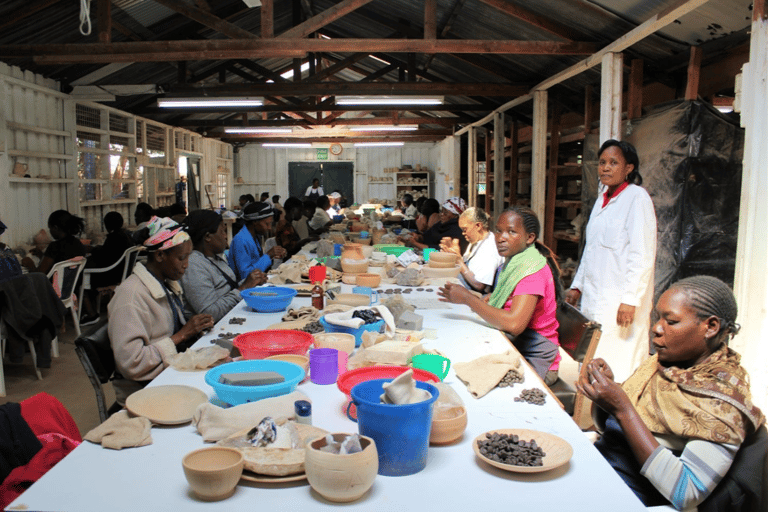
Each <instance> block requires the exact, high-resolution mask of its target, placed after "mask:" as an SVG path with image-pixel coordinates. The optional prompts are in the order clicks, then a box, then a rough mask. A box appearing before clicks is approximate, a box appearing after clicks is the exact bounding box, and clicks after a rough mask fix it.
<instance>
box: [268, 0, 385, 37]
mask: <svg viewBox="0 0 768 512" xmlns="http://www.w3.org/2000/svg"><path fill="white" fill-rule="evenodd" d="M372 1H373V0H343V1H342V2H339V3H338V4H336V5H334V6H333V7H331V8H330V9H326V10H324V11H323V12H321V13H320V14H318V15H316V16H313V17H312V18H310V19H308V20H307V21H305V22H303V23H300V24H298V25H296V26H295V27H293V28H292V29H289V30H286V31H285V32H283V33H282V34H280V35H279V36H278V37H281V38H289V39H293V38H296V39H300V38H303V37H307V36H308V35H309V34H311V33H312V32H315V31H317V30H319V29H321V28H323V27H324V26H326V25H329V24H331V23H333V22H334V21H336V20H337V19H339V18H341V17H342V16H345V15H347V14H349V13H350V12H352V11H354V10H356V9H358V8H359V7H362V6H363V5H365V4H367V3H370V2H372Z"/></svg>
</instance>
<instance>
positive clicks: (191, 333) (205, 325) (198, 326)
mask: <svg viewBox="0 0 768 512" xmlns="http://www.w3.org/2000/svg"><path fill="white" fill-rule="evenodd" d="M213 323H214V322H213V317H212V316H211V315H205V314H201V315H195V316H193V317H192V318H190V319H189V320H188V321H187V323H186V324H184V326H183V327H182V328H181V329H180V330H179V332H177V333H176V334H174V335H173V336H171V340H172V341H173V343H175V344H176V345H178V344H179V343H181V342H183V341H186V340H188V339H190V338H193V337H195V336H197V335H198V334H200V333H201V332H203V331H207V330H208V329H212V328H213Z"/></svg>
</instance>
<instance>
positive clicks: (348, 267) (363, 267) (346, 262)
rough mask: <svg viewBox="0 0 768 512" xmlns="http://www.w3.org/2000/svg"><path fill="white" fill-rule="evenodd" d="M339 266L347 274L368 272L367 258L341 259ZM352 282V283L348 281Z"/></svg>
mask: <svg viewBox="0 0 768 512" xmlns="http://www.w3.org/2000/svg"><path fill="white" fill-rule="evenodd" d="M341 268H342V269H343V270H344V273H347V274H362V273H364V272H368V260H351V259H347V258H342V259H341ZM350 284H354V283H350Z"/></svg>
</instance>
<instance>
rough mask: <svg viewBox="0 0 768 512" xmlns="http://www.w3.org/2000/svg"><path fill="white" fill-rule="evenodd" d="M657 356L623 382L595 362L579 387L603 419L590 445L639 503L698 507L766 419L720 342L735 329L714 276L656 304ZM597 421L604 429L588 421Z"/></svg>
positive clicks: (680, 286) (729, 299)
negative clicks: (600, 432) (600, 434)
mask: <svg viewBox="0 0 768 512" xmlns="http://www.w3.org/2000/svg"><path fill="white" fill-rule="evenodd" d="M656 312H657V313H658V316H659V320H658V321H657V322H656V324H655V325H654V326H653V328H652V329H651V332H652V335H653V339H652V343H653V345H654V347H655V348H656V354H655V355H653V356H651V357H650V358H649V359H646V360H645V361H644V362H643V363H642V364H641V365H640V366H639V367H638V368H637V370H635V373H633V374H632V376H630V377H629V379H627V380H626V381H625V382H624V383H623V384H621V385H620V384H618V383H616V382H614V380H613V372H612V371H611V369H610V367H609V366H608V365H607V364H606V362H605V361H604V360H602V359H594V360H592V361H590V363H589V364H588V365H587V372H586V373H585V374H584V376H583V377H582V378H581V379H580V380H579V382H578V383H577V388H578V389H579V391H581V392H582V393H584V394H585V395H586V396H587V397H588V398H590V399H591V400H593V401H594V404H595V405H597V406H598V407H599V408H600V409H601V410H602V411H599V410H597V409H596V408H595V407H593V415H594V414H595V413H597V412H604V413H608V414H609V416H608V418H607V421H605V431H604V433H603V437H602V438H601V439H600V440H599V441H598V442H597V443H596V444H595V446H596V447H597V449H598V450H600V452H601V453H602V454H603V456H604V457H605V458H606V459H607V460H608V462H609V463H610V464H611V466H613V468H614V469H615V470H616V472H617V473H618V474H619V476H621V477H622V479H623V480H624V481H625V482H626V483H627V485H628V486H629V487H630V488H631V489H632V490H633V491H634V492H635V494H636V495H637V497H638V498H640V500H641V501H642V502H643V503H644V504H645V505H646V506H657V505H669V504H670V503H671V504H672V505H673V506H674V507H675V508H677V509H683V508H689V507H694V506H697V505H698V504H699V503H701V502H702V501H704V499H705V498H707V496H709V495H710V493H711V492H712V491H713V489H714V488H715V486H716V485H717V484H718V482H719V481H720V479H721V478H722V477H723V476H724V475H725V474H726V472H727V471H728V468H729V467H730V466H731V463H732V462H733V458H734V456H735V455H736V452H737V451H738V450H739V445H741V443H742V442H743V441H744V438H745V437H747V436H748V435H749V434H751V433H753V432H754V431H755V430H757V429H758V428H760V426H761V425H762V424H763V422H764V420H765V417H764V416H763V413H762V412H761V411H760V409H758V408H757V407H755V406H754V405H753V404H752V401H751V394H750V390H749V376H748V375H747V372H746V370H744V368H743V367H742V366H741V365H740V363H739V361H740V360H741V357H740V356H739V354H737V353H736V352H734V351H733V350H731V349H730V348H728V341H729V339H730V338H731V337H733V335H735V334H736V333H737V332H738V330H739V325H738V324H736V323H735V321H736V314H737V306H736V299H735V298H734V296H733V293H732V292H731V290H730V289H729V288H728V286H727V285H726V284H725V283H723V282H722V281H720V280H719V279H717V278H715V277H710V276H696V277H689V278H687V279H682V280H680V281H677V282H676V283H674V284H672V286H671V287H670V288H669V289H668V290H667V291H666V292H664V294H663V295H662V296H661V297H660V298H659V301H658V303H657V305H656ZM596 419H597V420H598V421H596V424H600V423H602V421H600V419H599V418H596Z"/></svg>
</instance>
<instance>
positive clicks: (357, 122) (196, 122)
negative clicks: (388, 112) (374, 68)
mask: <svg viewBox="0 0 768 512" xmlns="http://www.w3.org/2000/svg"><path fill="white" fill-rule="evenodd" d="M238 115H239V114H238ZM328 124H329V125H330V126H337V125H344V126H389V125H392V124H395V123H394V122H393V120H392V117H391V116H387V117H363V118H344V119H336V120H334V121H333V122H331V123H328ZM399 124H406V125H413V124H418V125H422V124H434V125H438V126H453V125H454V124H456V119H455V118H450V117H400V119H399ZM179 126H209V127H217V126H242V127H249V128H258V127H264V126H276V127H289V126H309V124H308V123H306V122H304V121H299V120H297V119H273V120H260V119H249V120H248V122H247V123H245V122H242V121H240V122H233V121H228V120H226V119H224V120H222V119H185V120H184V121H182V122H181V123H180V124H179Z"/></svg>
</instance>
